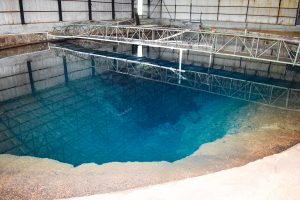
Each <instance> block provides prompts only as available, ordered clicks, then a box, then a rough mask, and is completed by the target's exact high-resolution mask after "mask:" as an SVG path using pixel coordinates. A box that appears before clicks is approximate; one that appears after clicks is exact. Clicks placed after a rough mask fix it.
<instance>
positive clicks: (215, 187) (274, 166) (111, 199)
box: [72, 144, 300, 200]
mask: <svg viewBox="0 0 300 200" xmlns="http://www.w3.org/2000/svg"><path fill="white" fill-rule="evenodd" d="M299 197H300V144H298V145H296V146H294V147H292V148H290V149H288V150H286V151H284V152H282V153H280V154H276V155H272V156H269V157H265V158H263V159H261V160H257V161H255V162H252V163H249V164H247V165H245V166H242V167H237V168H233V169H228V170H224V171H220V172H217V173H214V174H208V175H205V176H200V177H196V178H190V179H186V180H181V181H175V182H170V183H166V184H161V185H155V186H149V187H144V188H139V189H134V190H128V191H122V192H117V193H111V194H102V195H94V196H89V197H81V198H72V199H73V200H95V199H97V200H102V199H103V200H104V199H105V200H119V199H122V200H133V199H144V200H147V199H149V200H150V199H151V200H156V199H157V200H170V199H172V200H176V199H178V200H179V199H189V200H193V199H195V200H196V199H197V200H198V199H210V200H212V199H236V200H240V199H251V200H259V199H264V200H266V199H270V200H285V199H289V200H293V199H295V200H296V199H299Z"/></svg>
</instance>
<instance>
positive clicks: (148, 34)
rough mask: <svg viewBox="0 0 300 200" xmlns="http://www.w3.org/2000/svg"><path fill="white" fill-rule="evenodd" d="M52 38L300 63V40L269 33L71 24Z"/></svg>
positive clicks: (291, 63)
mask: <svg viewBox="0 0 300 200" xmlns="http://www.w3.org/2000/svg"><path fill="white" fill-rule="evenodd" d="M47 35H48V38H49V39H50V38H51V39H86V40H96V41H105V42H117V43H125V44H135V45H144V46H150V47H161V48H168V49H178V50H179V58H181V57H182V51H186V50H189V51H195V52H200V53H207V54H209V55H210V61H209V66H211V65H212V64H213V56H214V55H221V56H229V57H238V58H246V59H249V60H256V61H266V62H271V63H277V64H286V65H291V66H300V55H299V51H300V40H299V39H290V38H284V37H279V36H276V37H275V36H273V35H265V34H261V35H259V34H250V33H248V34H243V33H236V32H235V33H234V32H224V33H220V32H212V31H193V30H187V29H185V30H183V29H175V28H160V27H144V26H135V27H133V26H122V25H120V26H119V25H103V24H102V25H95V24H71V25H67V26H58V27H55V28H54V29H53V31H52V32H51V33H48V34H47Z"/></svg>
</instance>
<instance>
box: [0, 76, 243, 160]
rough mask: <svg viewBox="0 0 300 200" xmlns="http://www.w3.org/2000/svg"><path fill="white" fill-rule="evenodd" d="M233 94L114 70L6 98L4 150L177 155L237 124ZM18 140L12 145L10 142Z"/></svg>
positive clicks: (61, 156)
mask: <svg viewBox="0 0 300 200" xmlns="http://www.w3.org/2000/svg"><path fill="white" fill-rule="evenodd" d="M244 105H245V103H244V102H242V101H238V100H233V99H230V98H226V97H221V96H217V95H211V94H207V93H201V92H199V91H195V90H191V89H187V88H182V87H178V86H173V85H168V84H164V83H159V82H154V81H149V80H144V79H138V78H134V77H131V76H128V75H122V74H117V73H113V72H107V73H104V74H101V75H99V76H95V77H91V76H90V77H87V78H84V79H80V80H75V81H69V82H68V83H67V84H62V85H59V86H56V87H53V88H50V89H47V90H43V91H40V92H37V93H35V94H32V95H27V96H23V97H19V98H16V99H13V100H9V101H6V102H4V103H2V105H1V108H2V110H6V111H5V115H2V117H1V122H0V123H1V124H2V126H1V128H2V130H1V131H2V134H3V133H4V132H5V135H6V136H7V138H8V137H10V139H6V140H5V138H4V140H3V141H4V142H2V143H0V147H2V153H11V154H16V155H31V156H37V157H42V158H44V157H46V158H51V159H56V160H59V161H62V162H66V163H70V164H73V165H80V164H82V163H88V162H95V163H98V164H102V163H107V162H113V161H118V162H126V161H170V162H173V161H176V160H179V159H182V158H184V157H186V156H188V155H191V154H192V153H193V152H194V151H195V150H197V149H198V148H199V146H200V145H202V144H204V143H207V142H211V141H214V140H216V139H218V138H221V137H223V136H224V135H225V134H226V133H227V132H228V131H229V130H231V132H232V130H234V129H235V128H238V124H237V123H236V122H234V121H233V120H232V117H234V116H235V115H234V113H235V112H234V111H237V110H238V109H239V108H240V107H242V106H244ZM9 142H11V143H13V144H12V145H9V144H8V143H9Z"/></svg>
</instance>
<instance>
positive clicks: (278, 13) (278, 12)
mask: <svg viewBox="0 0 300 200" xmlns="http://www.w3.org/2000/svg"><path fill="white" fill-rule="evenodd" d="M280 8H281V0H279V2H278V11H277V18H276V24H278V20H279V15H280Z"/></svg>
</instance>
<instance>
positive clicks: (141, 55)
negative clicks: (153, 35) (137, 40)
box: [137, 45, 143, 57]
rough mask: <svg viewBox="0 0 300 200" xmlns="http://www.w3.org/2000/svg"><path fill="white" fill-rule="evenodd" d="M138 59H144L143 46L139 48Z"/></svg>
mask: <svg viewBox="0 0 300 200" xmlns="http://www.w3.org/2000/svg"><path fill="white" fill-rule="evenodd" d="M137 57H143V46H142V45H139V46H138V51H137Z"/></svg>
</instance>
